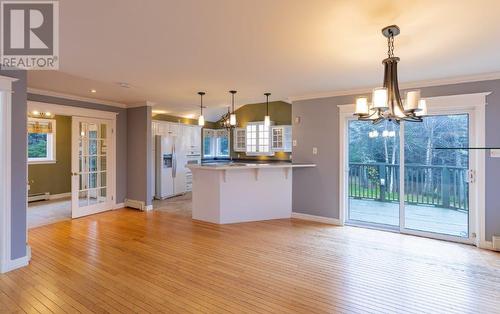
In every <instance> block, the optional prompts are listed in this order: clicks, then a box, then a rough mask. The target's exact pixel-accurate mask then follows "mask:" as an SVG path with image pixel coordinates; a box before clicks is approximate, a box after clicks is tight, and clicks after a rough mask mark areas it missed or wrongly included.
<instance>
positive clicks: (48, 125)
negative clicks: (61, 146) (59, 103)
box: [28, 118, 56, 164]
mask: <svg viewBox="0 0 500 314" xmlns="http://www.w3.org/2000/svg"><path fill="white" fill-rule="evenodd" d="M54 162H56V120H54V119H38V118H29V119H28V163H30V164H37V163H54Z"/></svg>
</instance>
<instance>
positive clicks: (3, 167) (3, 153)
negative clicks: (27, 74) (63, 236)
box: [0, 76, 29, 273]
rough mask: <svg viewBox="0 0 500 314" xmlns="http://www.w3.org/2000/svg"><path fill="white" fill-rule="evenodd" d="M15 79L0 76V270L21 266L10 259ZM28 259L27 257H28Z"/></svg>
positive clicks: (4, 270)
mask: <svg viewBox="0 0 500 314" xmlns="http://www.w3.org/2000/svg"><path fill="white" fill-rule="evenodd" d="M15 81H16V79H13V78H10V77H5V76H0V147H1V149H0V272H1V273H3V272H7V271H9V270H12V269H15V268H17V267H21V266H23V265H24V263H19V265H21V266H16V265H18V264H17V262H16V263H14V264H13V262H14V261H12V260H11V238H12V234H11V230H12V229H11V227H12V226H11V225H12V221H11V208H12V206H11V204H12V202H11V178H12V173H11V171H12V164H11V159H12V156H11V144H12V136H11V135H12V83H13V82H15ZM28 261H29V258H28Z"/></svg>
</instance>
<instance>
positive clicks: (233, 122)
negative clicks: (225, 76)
mask: <svg viewBox="0 0 500 314" xmlns="http://www.w3.org/2000/svg"><path fill="white" fill-rule="evenodd" d="M229 92H230V93H231V96H232V109H231V115H230V116H229V125H231V126H236V113H235V112H234V94H236V93H237V92H236V91H235V90H230V91H229Z"/></svg>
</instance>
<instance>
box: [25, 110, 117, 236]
mask: <svg viewBox="0 0 500 314" xmlns="http://www.w3.org/2000/svg"><path fill="white" fill-rule="evenodd" d="M28 111H29V115H30V119H31V120H33V121H32V122H29V123H28V134H29V135H28V141H31V142H33V143H32V144H33V145H28V148H29V149H30V148H32V151H29V152H28V155H29V156H30V157H31V159H32V161H34V162H37V163H38V164H37V165H36V166H37V167H39V168H44V167H45V168H47V167H48V166H51V167H52V168H51V169H45V168H44V169H45V170H44V171H42V172H43V173H42V176H38V177H37V178H38V179H39V180H38V179H37V180H31V181H30V182H29V186H28V188H29V189H30V188H33V187H36V188H39V187H38V186H36V184H37V183H45V187H44V188H42V190H43V191H42V192H40V193H34V192H36V191H35V190H34V189H32V192H33V193H31V195H30V198H29V200H30V201H36V202H29V206H28V217H27V219H28V226H29V227H37V226H41V225H45V224H49V223H53V222H56V221H61V220H65V219H72V218H78V217H82V216H86V215H91V214H95V213H99V212H102V211H106V210H110V209H114V208H115V206H116V197H115V194H116V184H115V181H116V180H115V178H116V174H115V171H116V161H115V158H116V157H115V151H116V149H115V143H116V134H115V132H114V129H115V126H116V113H113V112H104V111H98V110H91V109H85V108H77V107H70V106H62V105H55V104H49V103H41V102H33V101H29V102H28ZM33 114H36V115H38V116H39V117H37V118H35V119H34V118H33V117H32V115H33ZM41 116H43V117H41ZM63 122H64V123H63ZM30 123H31V124H33V125H32V127H31V128H32V129H33V130H31V132H30V125H31V124H30ZM34 123H36V125H35V124H34ZM56 126H57V129H56ZM56 147H57V148H56ZM30 167H32V166H31V165H30ZM35 170H37V169H35V168H33V169H29V175H30V179H31V178H32V176H35V175H36V174H37V172H36V171H35ZM38 170H40V169H38ZM38 170H37V171H38ZM40 178H41V179H40ZM35 181H39V182H35ZM40 181H42V182H40ZM54 186H55V188H56V189H59V190H60V191H59V190H57V191H55V192H53V191H49V187H54ZM61 189H62V190H61ZM46 190H47V191H46ZM63 190H64V191H63ZM52 192H53V193H52ZM56 192H57V193H56Z"/></svg>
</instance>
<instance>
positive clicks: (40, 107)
mask: <svg viewBox="0 0 500 314" xmlns="http://www.w3.org/2000/svg"><path fill="white" fill-rule="evenodd" d="M33 110H37V111H39V112H51V113H53V114H56V115H61V116H79V117H88V118H99V119H107V120H116V116H117V115H118V113H117V112H111V111H102V110H95V109H87V108H81V107H73V106H64V105H57V104H51V103H46V102H38V101H31V100H28V111H29V112H31V111H33Z"/></svg>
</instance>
